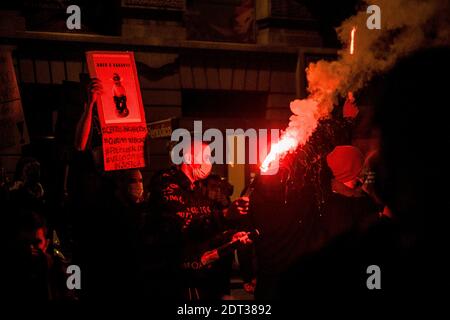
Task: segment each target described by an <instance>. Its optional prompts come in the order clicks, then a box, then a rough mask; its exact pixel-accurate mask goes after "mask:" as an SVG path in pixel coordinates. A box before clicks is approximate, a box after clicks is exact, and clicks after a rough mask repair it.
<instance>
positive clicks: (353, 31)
mask: <svg viewBox="0 0 450 320" xmlns="http://www.w3.org/2000/svg"><path fill="white" fill-rule="evenodd" d="M355 33H356V27H353V28H352V32H351V41H350V54H353V53H354V52H355Z"/></svg>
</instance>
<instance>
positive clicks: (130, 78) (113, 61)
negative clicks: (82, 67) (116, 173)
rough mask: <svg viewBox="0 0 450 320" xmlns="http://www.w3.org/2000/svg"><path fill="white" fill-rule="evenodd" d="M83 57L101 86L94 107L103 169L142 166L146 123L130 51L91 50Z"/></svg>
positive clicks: (90, 72)
mask: <svg viewBox="0 0 450 320" xmlns="http://www.w3.org/2000/svg"><path fill="white" fill-rule="evenodd" d="M86 58H87V65H88V70H89V74H90V76H91V77H92V78H98V79H100V80H101V82H102V86H103V94H102V95H101V96H100V99H99V101H97V110H98V115H99V119H100V124H101V127H102V144H103V158H104V167H105V171H111V170H122V169H131V168H140V167H144V166H145V159H144V144H145V139H146V136H147V126H146V121H145V112H144V106H143V104H142V97H141V91H140V88H139V81H138V76H137V72H136V65H135V62H134V55H133V53H132V52H109V51H108V52H105V51H102V52H100V51H93V52H87V53H86Z"/></svg>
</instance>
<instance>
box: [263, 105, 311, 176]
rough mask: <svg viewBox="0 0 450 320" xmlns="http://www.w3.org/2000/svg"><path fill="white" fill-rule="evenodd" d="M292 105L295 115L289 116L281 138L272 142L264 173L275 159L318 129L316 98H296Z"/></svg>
mask: <svg viewBox="0 0 450 320" xmlns="http://www.w3.org/2000/svg"><path fill="white" fill-rule="evenodd" d="M290 107H291V111H292V113H293V115H292V116H291V117H290V118H289V126H288V127H287V128H286V131H284V132H283V134H282V136H281V138H280V140H279V141H277V142H276V143H273V144H272V146H271V148H270V152H269V154H268V155H267V157H266V158H265V159H264V161H263V163H262V165H261V172H262V173H263V174H264V173H267V172H268V171H269V169H270V168H271V164H272V163H274V161H275V160H278V159H279V158H280V157H282V156H284V155H285V154H286V153H288V152H293V151H294V150H295V149H296V148H297V147H298V145H303V144H305V143H306V141H308V138H309V136H310V135H311V134H312V133H313V132H314V130H315V129H316V126H317V121H318V118H319V114H318V112H317V110H318V103H317V102H316V101H315V100H313V99H304V100H294V101H292V102H291V104H290ZM277 163H278V162H277Z"/></svg>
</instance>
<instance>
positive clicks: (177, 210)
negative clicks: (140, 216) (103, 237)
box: [145, 145, 250, 300]
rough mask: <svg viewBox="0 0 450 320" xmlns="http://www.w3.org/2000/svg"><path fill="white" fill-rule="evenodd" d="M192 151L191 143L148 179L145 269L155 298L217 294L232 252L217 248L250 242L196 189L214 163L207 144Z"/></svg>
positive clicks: (221, 291)
mask: <svg viewBox="0 0 450 320" xmlns="http://www.w3.org/2000/svg"><path fill="white" fill-rule="evenodd" d="M194 152H195V151H194V148H191V153H189V154H184V155H183V157H184V159H185V161H184V162H183V163H182V164H181V165H180V166H178V167H172V168H170V169H168V170H164V171H162V172H160V173H157V174H156V175H155V176H154V177H153V179H152V182H151V188H152V190H151V197H150V204H151V205H150V208H151V210H150V211H151V212H150V214H149V216H148V219H147V221H146V230H145V231H146V245H147V248H148V249H147V250H146V251H147V252H149V254H150V252H151V256H149V257H148V259H147V272H146V274H147V275H148V276H150V277H151V279H150V280H148V283H147V284H148V286H147V287H148V289H149V290H153V291H154V294H153V297H155V298H162V297H169V298H173V299H185V300H199V299H202V300H205V299H206V300H218V299H221V298H222V297H223V296H224V295H226V294H228V290H229V288H226V287H224V285H223V270H227V269H228V268H229V261H228V262H227V260H226V259H224V257H226V256H227V254H229V253H230V252H228V253H227V254H222V251H220V250H218V249H219V247H220V246H222V245H224V244H225V243H227V242H229V241H233V240H237V241H240V242H242V243H248V242H250V240H249V239H248V237H247V232H242V231H240V232H237V231H234V230H230V229H227V228H226V226H225V225H224V223H223V215H222V212H220V211H219V210H217V209H215V208H214V205H213V203H212V201H211V200H210V199H209V198H208V197H207V196H206V195H204V194H202V192H201V189H198V188H195V182H196V181H199V180H201V179H206V178H207V177H208V176H209V174H210V172H211V168H212V165H211V164H210V163H209V160H208V157H207V155H208V153H209V152H210V151H209V147H208V146H207V145H202V148H201V152H198V153H194ZM194 159H195V161H194ZM155 274H157V275H158V277H155V276H154V275H155ZM149 294H150V295H152V293H149Z"/></svg>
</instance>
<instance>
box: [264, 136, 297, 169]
mask: <svg viewBox="0 0 450 320" xmlns="http://www.w3.org/2000/svg"><path fill="white" fill-rule="evenodd" d="M297 144H298V143H297V140H296V139H295V138H294V137H292V136H290V135H287V134H286V135H284V136H283V137H281V139H280V140H279V141H278V142H276V143H274V144H272V146H271V148H270V152H269V154H268V155H267V157H266V158H265V159H264V161H263V163H262V165H261V171H262V172H267V171H268V170H269V167H270V164H271V163H272V162H273V161H275V160H276V159H277V157H281V156H282V155H284V154H285V153H286V152H288V151H292V150H293V149H295V148H296V147H297Z"/></svg>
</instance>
